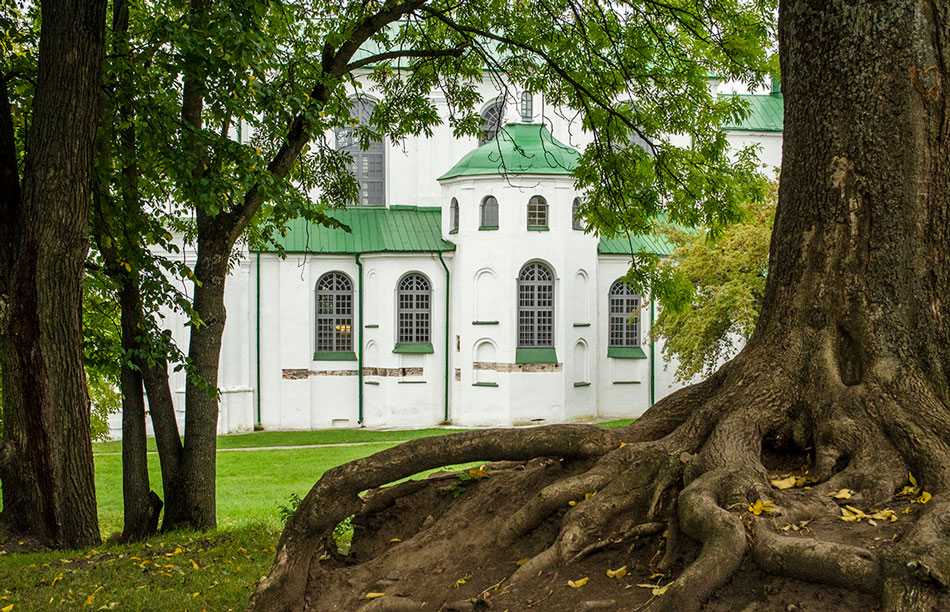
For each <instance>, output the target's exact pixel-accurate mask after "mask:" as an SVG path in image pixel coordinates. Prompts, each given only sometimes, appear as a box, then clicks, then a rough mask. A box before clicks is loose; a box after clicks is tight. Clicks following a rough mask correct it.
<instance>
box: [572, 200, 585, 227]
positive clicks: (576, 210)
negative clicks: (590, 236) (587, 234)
mask: <svg viewBox="0 0 950 612" xmlns="http://www.w3.org/2000/svg"><path fill="white" fill-rule="evenodd" d="M571 229H576V230H582V231H583V229H584V220H583V219H581V199H580V198H574V203H573V204H572V205H571Z"/></svg>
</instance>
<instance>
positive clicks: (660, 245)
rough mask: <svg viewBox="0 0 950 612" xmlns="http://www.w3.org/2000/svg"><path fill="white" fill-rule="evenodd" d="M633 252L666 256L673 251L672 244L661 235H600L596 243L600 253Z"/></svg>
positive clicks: (624, 253)
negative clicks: (598, 241) (608, 236)
mask: <svg viewBox="0 0 950 612" xmlns="http://www.w3.org/2000/svg"><path fill="white" fill-rule="evenodd" d="M631 250H632V251H633V253H653V254H654V255H661V256H668V255H669V254H670V253H672V252H673V245H672V244H670V243H669V242H668V241H667V240H666V238H663V237H662V236H656V235H654V236H642V235H641V236H630V237H629V239H628V237H627V236H614V237H613V238H604V237H601V239H600V244H598V245H597V252H598V253H600V254H601V255H631Z"/></svg>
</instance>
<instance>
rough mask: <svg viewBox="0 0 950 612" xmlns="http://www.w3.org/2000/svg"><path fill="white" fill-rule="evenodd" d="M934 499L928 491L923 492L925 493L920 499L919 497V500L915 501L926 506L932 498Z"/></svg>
mask: <svg viewBox="0 0 950 612" xmlns="http://www.w3.org/2000/svg"><path fill="white" fill-rule="evenodd" d="M932 497H933V495H931V494H930V493H928V492H926V491H923V492H921V494H920V497H918V498H917V499H915V500H914V501H915V502H917V503H918V504H926V503H927V502H929V501H930V498H932Z"/></svg>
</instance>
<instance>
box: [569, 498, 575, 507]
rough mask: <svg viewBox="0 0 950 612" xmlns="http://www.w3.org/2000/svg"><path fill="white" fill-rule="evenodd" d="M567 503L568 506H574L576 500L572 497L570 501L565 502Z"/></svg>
mask: <svg viewBox="0 0 950 612" xmlns="http://www.w3.org/2000/svg"><path fill="white" fill-rule="evenodd" d="M567 505H568V506H576V505H577V502H576V501H574V500H573V499H572V500H571V501H569V502H567Z"/></svg>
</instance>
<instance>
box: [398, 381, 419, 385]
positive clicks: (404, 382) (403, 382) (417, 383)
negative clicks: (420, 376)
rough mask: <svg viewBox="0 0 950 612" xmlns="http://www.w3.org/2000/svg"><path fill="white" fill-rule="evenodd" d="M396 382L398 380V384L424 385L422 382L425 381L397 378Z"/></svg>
mask: <svg viewBox="0 0 950 612" xmlns="http://www.w3.org/2000/svg"><path fill="white" fill-rule="evenodd" d="M396 382H398V383H399V384H400V385H424V384H426V381H424V380H399V381H396Z"/></svg>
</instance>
